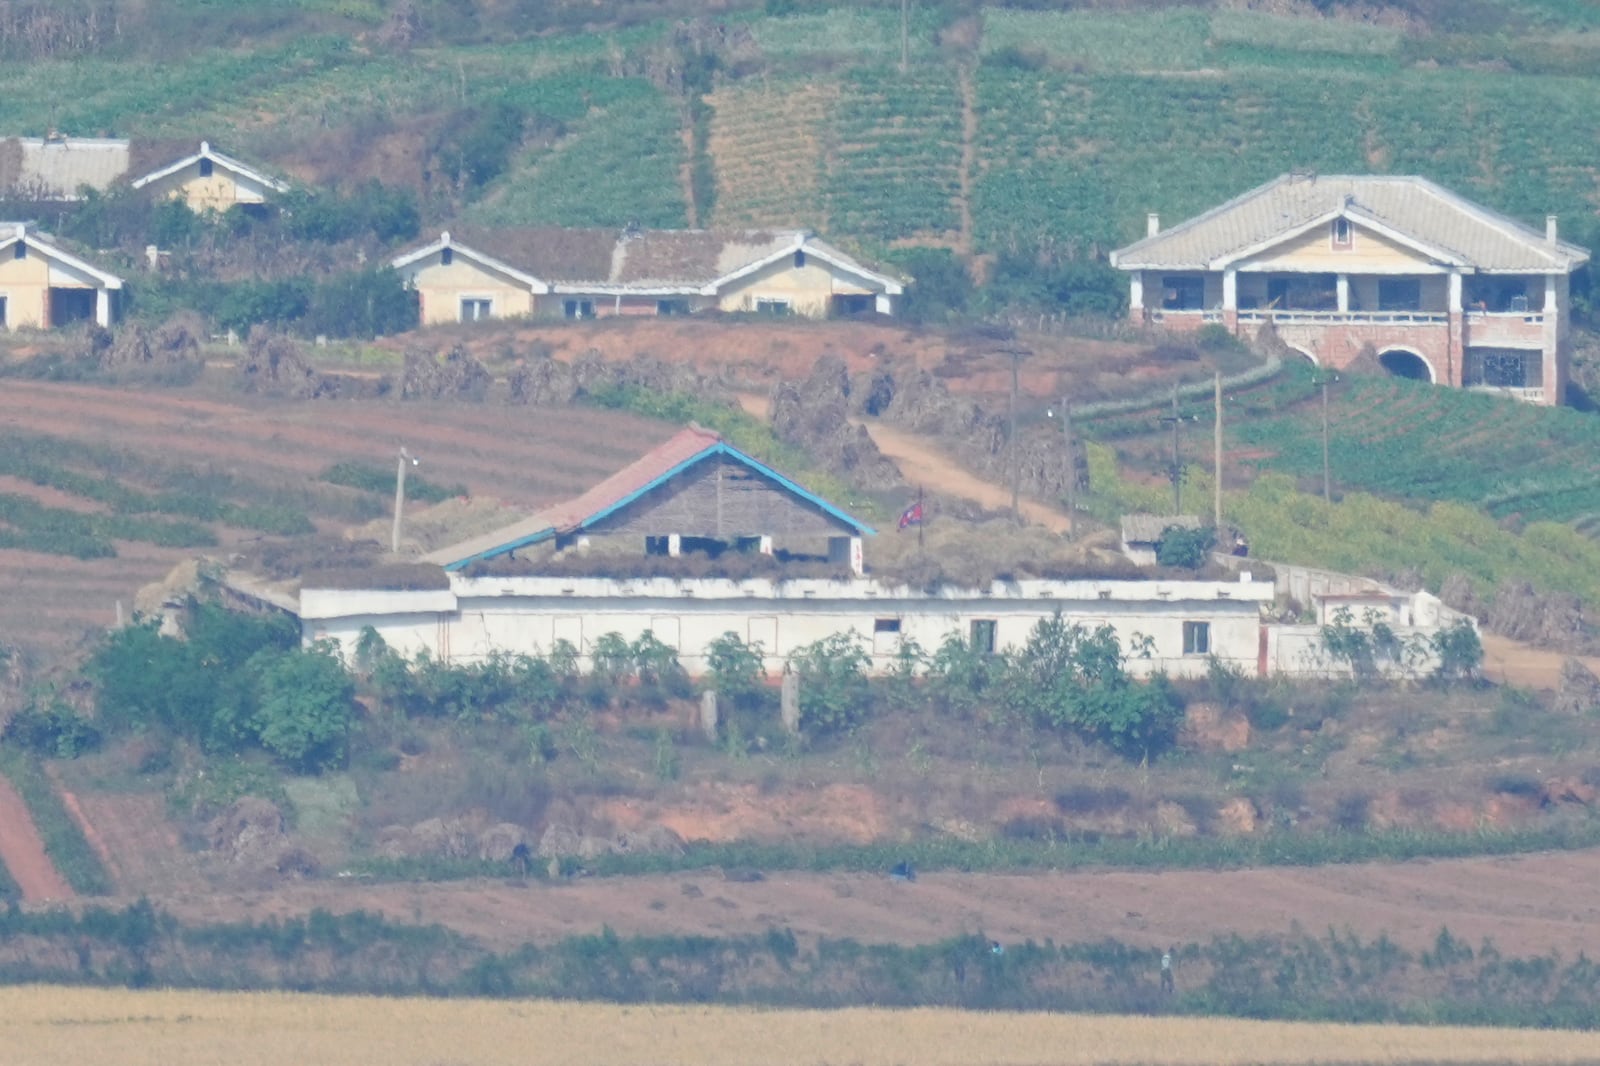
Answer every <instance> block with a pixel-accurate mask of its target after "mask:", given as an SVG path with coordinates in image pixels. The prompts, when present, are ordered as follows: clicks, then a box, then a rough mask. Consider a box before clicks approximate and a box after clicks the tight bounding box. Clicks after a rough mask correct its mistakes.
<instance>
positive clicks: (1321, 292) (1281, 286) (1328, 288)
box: [1267, 274, 1339, 311]
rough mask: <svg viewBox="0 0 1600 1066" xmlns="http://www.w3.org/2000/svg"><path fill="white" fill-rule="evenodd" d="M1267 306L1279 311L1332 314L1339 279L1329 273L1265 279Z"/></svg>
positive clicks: (1336, 304) (1336, 298) (1337, 292)
mask: <svg viewBox="0 0 1600 1066" xmlns="http://www.w3.org/2000/svg"><path fill="white" fill-rule="evenodd" d="M1267 306H1268V307H1269V308H1272V309H1274V310H1279V311H1333V310H1337V309H1338V307H1339V279H1338V278H1337V277H1335V276H1334V275H1332V274H1288V275H1280V276H1278V277H1272V278H1268V279H1267Z"/></svg>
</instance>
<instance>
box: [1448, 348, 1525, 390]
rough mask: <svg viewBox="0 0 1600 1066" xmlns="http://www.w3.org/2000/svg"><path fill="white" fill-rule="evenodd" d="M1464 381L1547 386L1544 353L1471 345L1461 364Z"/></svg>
mask: <svg viewBox="0 0 1600 1066" xmlns="http://www.w3.org/2000/svg"><path fill="white" fill-rule="evenodd" d="M1461 383H1462V384H1463V385H1467V386H1472V385H1482V386H1486V387H1488V388H1495V389H1538V388H1543V387H1544V354H1543V353H1542V352H1532V351H1518V350H1516V349H1514V348H1468V349H1467V351H1466V357H1465V358H1464V359H1463V360H1462V365H1461Z"/></svg>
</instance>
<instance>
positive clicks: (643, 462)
mask: <svg viewBox="0 0 1600 1066" xmlns="http://www.w3.org/2000/svg"><path fill="white" fill-rule="evenodd" d="M718 456H726V457H727V458H729V459H731V460H733V461H734V462H737V463H740V464H742V465H744V466H745V467H748V468H749V469H750V470H752V471H754V472H755V473H756V474H757V475H759V476H760V477H762V478H764V479H766V480H767V481H769V482H771V483H772V484H773V485H774V486H776V487H777V488H779V489H780V490H782V491H784V492H787V493H790V494H791V495H793V496H796V497H798V498H799V499H801V500H802V501H804V502H805V503H808V504H810V505H811V506H813V507H816V508H817V509H819V510H821V511H822V512H823V513H824V514H826V515H827V516H828V517H830V518H832V519H833V520H834V521H835V522H837V523H839V525H840V526H842V527H845V528H847V529H849V530H851V531H852V532H854V533H856V534H860V535H871V534H872V533H873V532H874V530H873V529H872V527H871V526H868V525H866V524H865V523H864V522H861V521H859V520H858V519H855V518H852V517H851V516H850V515H848V514H846V513H845V512H843V511H841V510H840V509H839V508H837V507H835V506H834V505H833V504H831V503H829V502H828V501H827V500H824V499H823V498H822V497H820V496H817V495H815V494H814V493H812V492H809V491H807V490H806V489H804V488H802V487H801V486H800V485H798V484H797V483H795V482H793V481H791V480H789V479H788V478H786V477H784V476H783V475H782V474H780V473H778V472H777V471H776V470H773V469H772V468H771V467H769V466H767V465H766V464H764V463H762V462H760V461H759V460H757V459H753V458H751V457H750V456H748V455H746V454H745V453H744V452H742V451H740V450H739V449H738V448H735V447H734V446H733V445H731V444H729V443H728V442H727V441H725V440H723V439H722V437H721V436H720V435H719V434H717V433H714V432H712V431H711V430H707V429H702V428H700V427H699V426H690V427H688V428H687V429H684V430H682V431H681V432H679V433H678V434H676V435H675V436H673V437H672V438H670V439H669V440H667V441H665V442H664V443H662V444H661V445H659V446H658V447H655V448H652V449H651V450H650V451H648V452H646V453H645V454H644V455H642V456H640V457H639V458H638V459H635V460H634V461H633V462H631V463H629V464H628V465H627V466H625V467H623V468H622V469H621V470H619V471H617V472H616V473H615V474H612V475H611V476H610V477H608V478H606V479H605V480H604V481H602V482H600V483H599V484H598V485H595V486H594V487H593V488H591V489H589V490H588V491H587V492H585V493H583V494H582V495H581V496H578V497H576V498H574V499H571V500H568V501H567V502H566V503H560V504H556V505H555V506H553V507H547V508H545V509H544V510H543V511H540V512H538V513H537V514H534V515H531V516H529V517H528V518H525V519H523V520H522V521H520V522H516V523H513V524H512V525H509V526H506V527H505V528H503V529H498V530H495V531H494V532H492V533H486V534H484V535H483V536H481V537H473V538H472V539H470V540H466V541H463V542H461V543H460V544H455V545H452V546H450V547H448V548H442V549H440V550H439V551H435V552H430V553H428V554H427V555H424V556H423V557H422V561H423V562H428V563H434V564H437V565H439V566H442V567H444V568H445V569H446V570H460V569H462V568H463V567H466V566H469V565H470V564H472V563H475V562H479V561H480V560H483V559H492V558H494V557H495V556H497V555H504V554H506V553H508V552H512V551H516V550H517V549H518V548H526V547H530V546H531V545H534V544H539V543H542V542H544V541H546V540H550V539H551V538H553V537H556V536H561V535H567V534H571V533H578V532H581V531H583V530H585V529H590V528H592V527H593V526H595V525H596V524H598V523H600V522H602V521H604V520H605V519H606V518H607V517H608V516H610V515H612V514H614V513H615V512H617V511H618V510H620V509H622V508H623V507H626V506H627V505H628V504H630V503H633V502H634V501H635V500H637V499H639V497H641V496H643V495H644V494H645V493H647V492H649V491H650V490H651V489H654V488H656V487H657V486H658V485H661V484H662V483H664V482H666V481H667V480H669V479H670V478H673V477H675V476H677V475H678V474H681V473H683V472H684V471H686V470H688V469H689V468H690V467H693V466H695V465H696V464H698V463H702V462H705V461H706V460H708V459H713V458H716V457H718Z"/></svg>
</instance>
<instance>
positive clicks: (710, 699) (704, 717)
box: [700, 692, 717, 744]
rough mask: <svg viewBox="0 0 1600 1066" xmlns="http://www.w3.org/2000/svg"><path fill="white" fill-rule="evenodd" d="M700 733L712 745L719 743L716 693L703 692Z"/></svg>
mask: <svg viewBox="0 0 1600 1066" xmlns="http://www.w3.org/2000/svg"><path fill="white" fill-rule="evenodd" d="M700 732H702V733H704V734H705V736H706V739H707V740H709V741H710V742H711V743H713V744H715V743H716V742H717V694H716V693H715V692H702V693H701V694H700Z"/></svg>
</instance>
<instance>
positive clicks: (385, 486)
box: [320, 462, 467, 503]
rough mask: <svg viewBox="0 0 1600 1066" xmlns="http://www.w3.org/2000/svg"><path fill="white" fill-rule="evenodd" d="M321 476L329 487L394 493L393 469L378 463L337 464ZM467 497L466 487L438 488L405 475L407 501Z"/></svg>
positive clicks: (413, 475)
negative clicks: (339, 486) (336, 486)
mask: <svg viewBox="0 0 1600 1066" xmlns="http://www.w3.org/2000/svg"><path fill="white" fill-rule="evenodd" d="M320 477H321V480H323V481H326V482H327V483H328V484H330V485H343V486H344V487H345V488H349V489H360V490H361V491H362V492H376V493H381V494H393V492H394V482H395V472H394V470H393V469H391V468H390V467H388V466H380V465H378V464H377V463H357V462H343V463H334V464H333V465H332V466H330V467H328V468H327V469H326V470H324V471H323V472H322V473H321V475H320ZM465 495H467V487H466V486H465V485H438V484H435V483H434V482H432V481H429V480H428V479H427V478H425V477H423V476H422V475H420V474H407V475H406V497H407V498H408V499H412V500H420V501H422V502H423V503H439V502H441V501H443V500H450V499H454V498H456V497H457V496H465Z"/></svg>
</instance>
